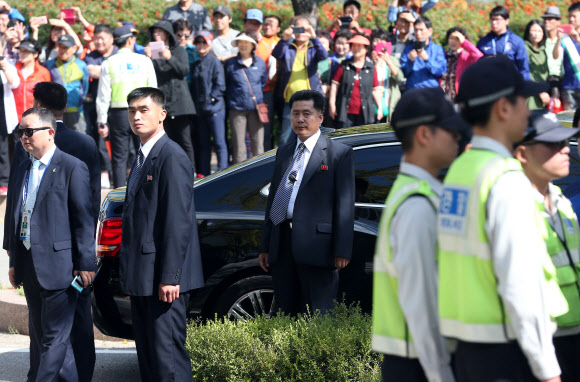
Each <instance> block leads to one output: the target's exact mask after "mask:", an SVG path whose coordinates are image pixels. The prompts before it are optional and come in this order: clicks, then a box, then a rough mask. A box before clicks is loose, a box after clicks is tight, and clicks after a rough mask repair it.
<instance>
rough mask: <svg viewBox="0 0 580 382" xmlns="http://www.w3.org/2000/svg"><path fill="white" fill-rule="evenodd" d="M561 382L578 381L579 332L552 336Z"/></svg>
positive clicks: (579, 377)
mask: <svg viewBox="0 0 580 382" xmlns="http://www.w3.org/2000/svg"><path fill="white" fill-rule="evenodd" d="M554 348H555V349H556V357H557V358H558V363H559V364H560V369H562V375H561V378H562V382H572V381H580V364H579V360H580V334H574V335H571V336H562V337H554Z"/></svg>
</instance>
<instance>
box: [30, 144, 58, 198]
mask: <svg viewBox="0 0 580 382" xmlns="http://www.w3.org/2000/svg"><path fill="white" fill-rule="evenodd" d="M53 156H54V153H53V154H52V156H51V157H50V159H49V160H48V163H47V164H46V168H45V169H44V172H43V173H42V176H41V177H40V181H39V182H38V186H37V187H38V188H40V184H41V183H42V179H44V174H46V169H47V168H48V166H49V165H50V162H51V161H52V157H53ZM42 164H43V163H42V162H41V163H40V166H42ZM40 166H38V170H39V171H40ZM31 170H32V168H31V169H30V170H28V174H26V183H24V198H23V199H22V205H23V206H24V205H26V200H27V199H28V181H29V179H30V171H31Z"/></svg>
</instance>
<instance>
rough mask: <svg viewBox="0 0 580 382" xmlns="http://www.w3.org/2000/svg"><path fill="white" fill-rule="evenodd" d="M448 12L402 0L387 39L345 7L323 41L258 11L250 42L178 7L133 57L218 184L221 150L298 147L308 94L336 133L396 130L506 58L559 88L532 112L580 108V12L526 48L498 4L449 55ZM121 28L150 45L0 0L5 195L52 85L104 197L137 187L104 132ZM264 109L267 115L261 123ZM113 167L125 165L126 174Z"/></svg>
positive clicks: (554, 14) (350, 3)
mask: <svg viewBox="0 0 580 382" xmlns="http://www.w3.org/2000/svg"><path fill="white" fill-rule="evenodd" d="M436 3H437V0H429V1H422V2H420V1H406V0H395V1H394V2H393V3H392V4H391V6H390V7H389V11H388V15H386V17H387V18H388V20H389V21H390V22H391V23H392V27H391V28H390V29H389V30H388V31H387V30H383V29H375V30H372V31H371V30H368V29H365V28H362V27H361V25H360V24H359V19H360V17H361V14H364V10H363V9H361V4H360V3H359V2H358V1H356V0H346V1H345V2H344V5H343V13H342V15H337V18H336V19H335V20H333V22H332V23H331V24H330V25H329V27H328V28H327V29H325V30H316V29H315V28H314V27H313V25H311V22H310V20H309V19H308V18H306V17H303V16H300V15H297V16H296V17H295V18H294V19H292V20H291V22H290V24H289V25H282V21H281V19H280V18H279V17H278V16H276V15H264V14H263V13H262V11H261V10H259V9H249V10H248V11H247V13H246V14H245V18H244V19H243V30H242V31H238V30H234V29H232V28H231V27H230V26H231V24H232V22H233V21H234V20H233V19H232V11H231V9H230V8H228V6H226V5H218V6H216V7H215V8H214V9H206V8H204V7H203V6H202V5H200V4H196V3H194V2H193V1H192V0H179V2H178V3H177V4H175V5H172V6H170V7H168V8H167V9H166V10H165V12H164V13H163V17H162V19H161V20H159V21H158V22H157V23H155V24H154V25H151V26H149V43H148V44H147V46H141V45H139V44H136V43H134V42H133V43H132V44H130V45H131V46H130V47H129V48H130V49H131V50H132V51H133V52H134V53H138V54H143V55H145V56H146V57H148V58H150V59H151V62H152V65H153V67H154V69H155V76H156V77H157V86H158V88H159V89H161V90H162V91H163V93H164V94H165V96H166V99H167V105H166V108H167V119H166V120H165V129H166V131H167V134H168V135H169V137H170V138H171V139H173V140H174V141H176V142H177V143H178V144H179V145H180V146H181V147H182V148H183V149H184V150H185V152H186V153H187V154H188V156H189V158H190V160H191V161H192V163H194V166H195V170H196V173H197V176H198V177H203V176H206V175H208V174H210V173H211V171H212V168H211V165H210V163H211V155H212V150H215V153H216V157H217V169H219V170H221V169H224V168H226V167H227V166H228V165H229V164H232V163H238V162H241V161H243V160H245V159H246V158H248V157H252V156H255V155H259V154H261V153H263V152H264V151H267V150H270V149H272V148H274V147H275V146H276V145H282V144H284V143H286V142H288V141H289V140H290V139H291V138H292V135H293V132H292V129H291V128H290V118H291V115H290V107H289V105H288V101H289V100H290V97H291V96H292V95H293V94H294V93H295V92H297V91H300V90H304V89H312V90H316V91H318V92H320V93H322V94H323V95H324V96H325V97H326V108H325V115H324V123H323V125H324V126H326V127H332V128H345V127H349V126H356V125H363V124H372V123H379V122H389V121H390V118H391V116H392V112H393V110H394V108H395V105H396V104H397V102H398V100H399V99H400V98H401V94H402V93H404V92H405V91H406V90H408V89H413V88H422V87H441V88H442V89H443V91H444V93H445V94H446V95H447V96H448V97H449V98H450V99H451V100H454V98H455V95H456V93H457V90H458V88H459V84H460V81H461V76H462V74H463V72H464V71H465V69H466V68H467V67H468V66H469V65H471V64H472V63H474V62H476V61H477V60H479V59H480V58H482V57H484V56H491V55H498V54H504V55H506V56H507V57H508V58H510V60H512V61H513V63H514V65H515V66H516V68H517V69H518V70H519V71H520V72H521V73H522V74H523V75H524V77H525V78H528V79H530V78H531V79H533V80H536V81H548V82H549V83H550V85H551V89H550V92H549V93H543V94H541V95H539V96H537V97H533V98H530V99H529V100H528V105H529V106H530V108H532V109H540V108H550V109H552V110H553V111H558V110H560V109H561V108H562V104H563V107H564V108H567V109H573V108H575V107H576V106H577V104H578V102H579V101H580V76H579V75H578V73H580V71H579V70H578V69H579V68H577V65H578V62H580V54H579V52H580V36H579V32H580V3H575V4H572V6H570V9H569V10H568V13H569V19H570V24H572V27H571V28H570V29H566V30H563V29H562V28H559V26H560V24H561V19H562V16H561V13H560V10H559V9H558V8H557V7H555V6H550V7H549V8H548V9H547V10H545V13H544V15H543V16H542V19H541V20H532V21H530V23H529V24H528V25H527V27H526V29H525V33H524V38H523V39H522V38H520V37H519V36H517V35H516V34H515V33H514V32H512V31H511V30H510V28H509V21H510V20H509V12H508V10H507V9H506V8H505V7H503V6H497V7H495V8H494V9H493V10H492V11H491V13H490V15H489V21H490V31H489V33H488V34H486V35H485V36H483V37H482V38H481V39H480V40H479V41H478V42H475V41H470V39H469V36H468V35H467V33H466V31H465V29H464V28H463V27H462V26H455V27H453V28H451V29H449V30H448V31H447V34H446V36H445V37H446V39H445V42H446V45H447V47H446V50H444V48H443V47H442V46H440V45H438V44H437V43H436V42H435V41H434V40H433V39H432V34H433V22H436V21H432V20H430V19H429V18H428V17H427V16H426V15H425V14H426V12H427V11H428V10H429V9H431V8H432V7H433V6H435V4H436ZM71 13H73V15H72V17H73V20H72V22H71ZM75 20H78V22H79V23H80V24H81V25H82V28H83V29H82V32H81V33H80V36H78V35H77V34H76V33H75V32H74V31H73V29H72V28H71V24H72V23H74V22H75ZM238 25H239V24H238ZM118 27H127V28H131V33H133V35H135V36H136V35H137V34H138V33H139V31H138V29H137V28H136V26H135V25H134V24H132V23H129V22H120V23H119V24H118V25H104V24H98V25H96V24H93V23H91V21H90V20H87V19H85V17H84V16H83V14H82V11H81V9H79V8H71V9H70V10H67V12H64V10H63V12H62V13H61V14H60V16H59V17H58V18H55V19H46V17H45V16H42V17H31V18H30V20H28V25H27V24H26V20H25V18H24V17H23V16H22V14H21V13H20V12H19V11H18V10H17V9H14V8H12V7H11V6H10V5H9V4H7V3H6V2H5V1H0V49H2V51H3V58H2V60H0V77H1V80H2V83H1V85H2V86H3V92H4V97H3V102H2V105H0V106H1V107H3V108H4V113H5V115H6V118H5V119H2V120H0V194H5V193H6V190H7V188H6V187H7V176H5V174H6V173H7V166H8V165H9V152H10V151H11V150H12V146H13V142H14V138H13V136H12V134H11V133H12V131H13V129H14V128H15V127H16V125H17V124H18V122H19V116H20V115H21V114H22V113H23V111H24V110H26V109H28V108H30V107H32V102H33V100H32V90H33V88H34V86H35V85H36V84H37V83H38V82H43V81H54V82H57V83H60V84H62V85H63V86H64V87H65V88H66V90H67V92H68V105H67V109H66V112H65V114H64V117H63V122H64V123H65V125H67V126H68V127H69V128H72V129H74V130H76V131H79V132H82V133H86V134H88V135H90V136H91V137H93V138H94V139H95V141H96V143H97V145H98V147H99V152H100V157H101V170H102V173H101V174H102V176H101V181H102V184H103V187H109V186H116V187H117V186H123V185H124V184H125V180H126V174H125V170H126V169H128V168H130V167H131V163H132V161H133V158H134V156H135V148H134V147H129V148H124V146H125V143H123V151H127V152H126V153H125V152H123V154H122V155H119V153H115V152H114V151H115V148H116V147H119V143H118V142H109V139H112V138H111V137H114V136H115V134H114V132H112V131H111V137H109V136H106V134H102V131H100V129H99V123H103V124H104V123H105V122H103V121H102V120H99V119H106V118H107V116H103V115H104V114H103V115H102V116H101V117H98V116H97V107H96V101H97V99H98V98H99V94H98V91H99V90H98V89H99V79H100V75H101V67H102V65H103V62H105V61H106V60H108V59H109V57H111V56H114V55H116V54H118V51H119V47H118V46H116V45H115V44H114V36H113V34H114V33H113V31H114V29H115V28H118ZM40 28H50V31H49V37H48V40H47V41H44V46H43V45H42V42H39V41H38V36H39V30H40ZM125 48H127V47H125ZM263 107H267V113H266V116H265V117H264V116H263V115H261V113H259V109H261V108H263ZM110 108H111V110H113V111H114V110H115V106H114V105H111V106H110ZM98 122H99V123H98ZM4 125H5V126H4ZM114 125H115V123H113V128H114ZM228 137H229V139H228ZM123 142H125V141H123ZM129 146H134V145H129ZM111 158H116V159H115V160H114V162H115V165H114V166H112V165H111V163H112V162H111ZM119 158H120V159H119ZM119 161H120V162H121V163H119ZM125 161H126V162H127V163H125ZM115 166H116V167H117V170H116V171H113V172H116V175H115V176H114V179H112V180H111V179H110V178H109V175H110V174H111V171H112V167H115ZM214 169H215V168H214Z"/></svg>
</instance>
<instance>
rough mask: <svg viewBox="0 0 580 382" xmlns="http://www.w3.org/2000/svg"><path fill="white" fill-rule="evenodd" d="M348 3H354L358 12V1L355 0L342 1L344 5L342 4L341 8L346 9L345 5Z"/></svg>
mask: <svg viewBox="0 0 580 382" xmlns="http://www.w3.org/2000/svg"><path fill="white" fill-rule="evenodd" d="M349 5H354V6H355V7H356V8H357V9H358V10H359V12H360V3H359V2H358V1H356V0H346V1H345V2H344V5H343V6H342V10H343V11H344V10H346V7H348V6H349Z"/></svg>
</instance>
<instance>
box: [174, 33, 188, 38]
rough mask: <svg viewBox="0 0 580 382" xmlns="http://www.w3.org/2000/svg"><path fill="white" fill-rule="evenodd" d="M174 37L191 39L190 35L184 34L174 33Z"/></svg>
mask: <svg viewBox="0 0 580 382" xmlns="http://www.w3.org/2000/svg"><path fill="white" fill-rule="evenodd" d="M176 35H177V37H179V38H183V37H185V38H190V37H191V35H190V34H185V33H176Z"/></svg>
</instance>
